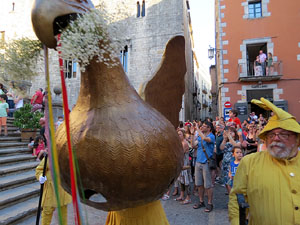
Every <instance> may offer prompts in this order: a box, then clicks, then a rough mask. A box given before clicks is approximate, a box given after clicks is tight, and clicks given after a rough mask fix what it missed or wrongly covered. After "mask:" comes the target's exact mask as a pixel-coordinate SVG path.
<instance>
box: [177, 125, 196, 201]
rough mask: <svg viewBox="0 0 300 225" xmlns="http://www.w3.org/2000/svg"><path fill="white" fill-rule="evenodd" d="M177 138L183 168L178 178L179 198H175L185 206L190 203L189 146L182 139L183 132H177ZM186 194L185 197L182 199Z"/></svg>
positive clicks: (183, 138)
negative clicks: (180, 148)
mask: <svg viewBox="0 0 300 225" xmlns="http://www.w3.org/2000/svg"><path fill="white" fill-rule="evenodd" d="M178 136H179V138H180V140H181V144H182V147H183V151H184V158H183V168H182V171H181V172H180V175H179V177H178V182H179V183H180V196H179V197H178V198H176V201H182V202H181V204H183V205H186V204H189V203H191V186H190V183H191V182H192V181H193V180H192V175H191V167H190V162H189V145H188V142H187V140H186V139H185V137H184V131H182V130H179V131H178ZM185 192H186V197H184V195H185Z"/></svg>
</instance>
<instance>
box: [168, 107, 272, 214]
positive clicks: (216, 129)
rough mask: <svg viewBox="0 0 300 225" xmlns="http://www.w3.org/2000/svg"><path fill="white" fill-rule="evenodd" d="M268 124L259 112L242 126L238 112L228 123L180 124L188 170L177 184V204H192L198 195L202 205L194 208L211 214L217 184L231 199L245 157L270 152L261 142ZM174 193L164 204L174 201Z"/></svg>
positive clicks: (208, 120)
mask: <svg viewBox="0 0 300 225" xmlns="http://www.w3.org/2000/svg"><path fill="white" fill-rule="evenodd" d="M266 124H267V118H264V117H263V115H262V114H260V115H256V114H255V112H252V113H250V115H249V117H248V118H247V119H246V120H244V121H243V122H241V121H240V120H239V118H238V111H237V110H235V109H232V110H231V111H230V112H229V120H227V121H225V120H224V118H223V117H216V118H215V120H213V119H211V118H207V119H206V120H205V121H196V120H194V121H192V122H191V121H189V120H188V121H186V122H180V124H179V126H178V128H177V131H178V135H179V137H180V140H181V142H182V145H183V149H184V166H183V169H182V172H181V173H180V176H179V177H178V179H177V180H176V181H175V183H174V192H173V193H172V195H173V196H174V197H176V196H177V195H179V197H177V198H175V200H176V201H180V203H181V204H189V203H191V198H190V195H191V194H194V195H198V196H199V201H198V202H196V203H194V206H193V208H194V209H198V208H201V207H204V208H205V212H211V211H212V210H213V202H212V196H213V188H214V186H215V184H216V183H219V184H221V185H222V186H224V188H225V194H227V195H228V194H229V193H230V190H231V188H232V186H233V182H234V176H235V172H236V170H237V167H238V165H239V162H240V161H241V159H242V158H243V156H245V155H248V154H252V153H255V152H258V151H264V150H266V147H265V144H264V142H263V140H260V139H259V138H258V134H259V133H260V131H261V130H262V129H263V128H264V126H265V125H266ZM213 162H215V163H213ZM170 191H171V189H170V190H169V191H168V192H167V193H166V194H165V195H164V196H163V198H162V199H163V200H168V199H169V198H170ZM204 193H206V195H207V197H208V201H207V203H205V202H204Z"/></svg>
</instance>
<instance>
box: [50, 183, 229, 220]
mask: <svg viewBox="0 0 300 225" xmlns="http://www.w3.org/2000/svg"><path fill="white" fill-rule="evenodd" d="M225 192H226V190H225V188H224V187H221V186H220V185H218V184H217V185H216V187H215V189H214V210H213V211H212V212H211V213H206V212H204V208H201V209H193V204H194V203H195V202H196V201H198V197H197V196H193V197H192V203H191V204H188V205H181V204H180V203H179V202H177V201H174V197H173V198H170V199H169V200H167V201H162V205H163V207H164V209H165V212H166V215H167V217H168V220H169V223H170V225H198V224H199V225H206V224H209V225H229V221H228V214H227V204H228V195H225ZM84 213H87V214H88V224H89V225H104V224H105V221H106V216H107V212H104V211H99V210H96V209H94V208H91V207H88V206H87V207H86V210H85V212H84ZM57 224H58V222H57V215H56V214H55V215H54V218H53V220H52V223H51V225H57ZM68 224H70V225H71V224H72V225H73V224H74V217H73V210H72V205H69V216H68Z"/></svg>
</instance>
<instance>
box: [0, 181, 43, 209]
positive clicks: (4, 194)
mask: <svg viewBox="0 0 300 225" xmlns="http://www.w3.org/2000/svg"><path fill="white" fill-rule="evenodd" d="M40 187H41V185H40V183H39V182H38V181H37V182H35V183H31V184H26V185H23V186H21V187H16V188H12V189H9V190H6V191H1V192H0V209H4V208H7V207H9V206H11V205H15V204H18V203H20V202H23V201H25V200H26V199H29V198H33V197H37V196H39V193H40Z"/></svg>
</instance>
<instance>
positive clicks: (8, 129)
mask: <svg viewBox="0 0 300 225" xmlns="http://www.w3.org/2000/svg"><path fill="white" fill-rule="evenodd" d="M16 130H18V128H17V127H15V126H7V131H16ZM2 132H4V128H3V127H2ZM2 132H1V133H2Z"/></svg>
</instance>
